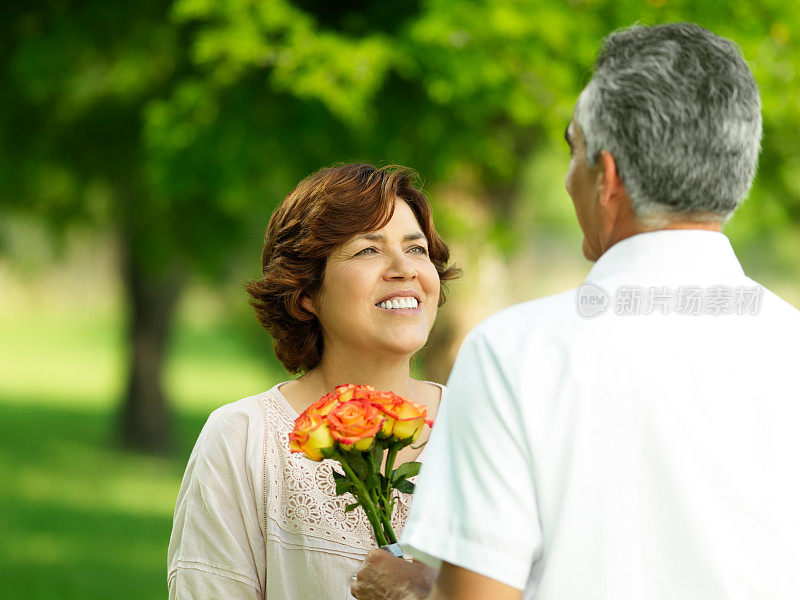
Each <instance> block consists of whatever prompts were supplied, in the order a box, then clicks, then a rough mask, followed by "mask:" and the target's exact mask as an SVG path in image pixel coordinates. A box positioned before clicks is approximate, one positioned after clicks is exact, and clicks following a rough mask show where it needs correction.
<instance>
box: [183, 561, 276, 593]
mask: <svg viewBox="0 0 800 600" xmlns="http://www.w3.org/2000/svg"><path fill="white" fill-rule="evenodd" d="M204 567H205V568H204ZM181 569H184V570H192V571H200V572H201V573H208V574H209V575H215V576H217V577H223V578H224V579H229V580H231V581H236V582H238V583H243V584H245V585H248V586H250V587H251V588H253V589H254V590H256V591H257V592H259V593H261V587H260V586H259V585H258V582H257V581H255V580H253V579H251V578H250V577H249V576H248V575H245V574H244V573H238V572H237V571H231V570H230V569H225V568H223V567H217V566H214V565H210V564H208V563H205V562H202V561H197V560H178V562H177V565H176V567H175V568H174V569H172V570H171V571H170V572H169V577H168V579H169V580H170V581H172V580H173V579H175V576H176V575H177V573H178V571H180V570H181Z"/></svg>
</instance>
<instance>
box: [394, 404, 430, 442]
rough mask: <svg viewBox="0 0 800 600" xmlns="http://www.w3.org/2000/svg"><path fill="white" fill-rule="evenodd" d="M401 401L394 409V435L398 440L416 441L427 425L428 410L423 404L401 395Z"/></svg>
mask: <svg viewBox="0 0 800 600" xmlns="http://www.w3.org/2000/svg"><path fill="white" fill-rule="evenodd" d="M400 400H401V402H398V403H397V404H395V405H394V406H393V407H392V409H393V411H394V412H395V415H396V416H395V417H394V425H393V427H392V436H393V437H394V438H395V439H397V440H408V439H410V440H411V441H412V442H416V441H417V439H419V436H420V434H421V433H422V428H423V427H424V426H425V423H426V422H428V421H427V420H426V418H425V417H426V416H427V413H428V410H427V409H426V408H425V406H423V405H422V404H419V403H417V402H414V401H412V400H408V399H406V398H403V397H400ZM428 423H430V422H428Z"/></svg>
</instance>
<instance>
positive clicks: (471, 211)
mask: <svg viewBox="0 0 800 600" xmlns="http://www.w3.org/2000/svg"><path fill="white" fill-rule="evenodd" d="M513 190H514V188H513V186H511V185H509V186H507V187H504V188H490V189H484V190H483V191H482V193H481V194H475V192H474V190H472V189H470V188H469V186H465V187H462V186H459V185H450V186H442V187H441V188H440V189H437V191H436V197H437V199H438V203H437V205H436V210H435V212H436V213H437V214H439V216H440V217H443V216H444V213H448V212H449V213H455V214H457V215H464V214H467V215H469V220H465V221H464V222H463V226H464V227H465V229H464V230H462V231H459V232H455V233H457V235H454V236H453V237H452V239H447V240H446V241H447V243H448V245H449V246H450V250H451V258H452V260H453V261H454V262H455V263H456V264H458V265H459V266H460V267H461V268H462V269H463V274H462V277H461V278H460V279H456V280H455V281H452V282H450V283H449V285H448V294H447V298H448V300H447V302H446V303H445V305H444V306H443V307H442V308H440V309H439V313H438V314H437V317H436V324H435V326H434V328H433V331H432V332H431V335H430V338H429V339H428V344H427V345H426V347H425V350H424V351H423V352H422V356H421V358H422V364H423V375H424V377H425V378H426V379H429V380H431V381H436V382H439V383H446V382H447V378H448V377H449V375H450V370H451V368H452V366H453V361H454V360H455V358H456V355H457V354H458V350H459V348H460V347H461V343H462V342H463V341H464V338H465V337H466V335H467V333H469V331H470V330H471V329H472V328H473V327H474V326H475V325H477V324H478V322H480V321H482V320H483V319H485V318H486V317H488V316H489V315H490V314H492V313H494V312H497V311H499V310H501V309H503V308H506V307H507V306H509V305H511V304H513V302H514V300H515V298H514V296H513V292H512V287H513V286H512V282H511V270H510V269H509V264H508V261H507V259H506V257H504V256H503V254H502V252H501V251H500V250H499V249H498V248H497V247H496V245H495V243H494V242H493V241H492V240H490V239H489V238H488V237H487V235H486V232H487V231H489V230H490V228H491V227H492V225H493V223H494V221H495V220H496V219H497V217H498V215H503V216H506V215H508V214H509V213H510V212H511V211H512V210H513V207H512V202H513V199H514V194H513ZM440 213H441V214H440ZM442 220H447V219H445V218H442ZM451 220H452V219H451Z"/></svg>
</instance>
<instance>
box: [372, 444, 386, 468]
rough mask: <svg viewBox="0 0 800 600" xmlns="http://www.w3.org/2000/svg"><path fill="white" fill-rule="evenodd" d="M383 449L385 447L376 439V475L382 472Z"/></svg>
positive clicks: (373, 462)
mask: <svg viewBox="0 0 800 600" xmlns="http://www.w3.org/2000/svg"><path fill="white" fill-rule="evenodd" d="M383 451H384V448H383V446H382V445H381V444H379V443H378V441H377V440H376V441H375V444H374V445H373V446H372V450H371V452H372V470H373V473H375V475H378V474H379V473H380V472H381V463H382V462H383Z"/></svg>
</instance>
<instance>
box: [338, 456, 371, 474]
mask: <svg viewBox="0 0 800 600" xmlns="http://www.w3.org/2000/svg"><path fill="white" fill-rule="evenodd" d="M343 457H344V459H345V460H346V461H347V464H349V465H350V468H351V469H353V472H354V473H355V474H356V477H358V478H359V479H360V480H361V481H364V480H365V479H366V478H367V474H368V473H369V465H368V464H367V461H366V460H365V459H364V457H363V456H362V455H361V454H359V453H358V452H350V453H348V454H344V455H343Z"/></svg>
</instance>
